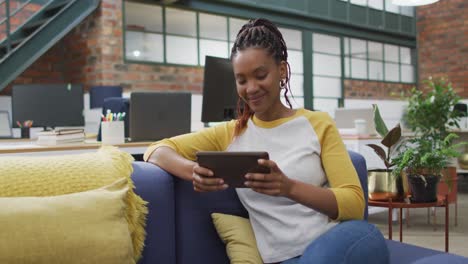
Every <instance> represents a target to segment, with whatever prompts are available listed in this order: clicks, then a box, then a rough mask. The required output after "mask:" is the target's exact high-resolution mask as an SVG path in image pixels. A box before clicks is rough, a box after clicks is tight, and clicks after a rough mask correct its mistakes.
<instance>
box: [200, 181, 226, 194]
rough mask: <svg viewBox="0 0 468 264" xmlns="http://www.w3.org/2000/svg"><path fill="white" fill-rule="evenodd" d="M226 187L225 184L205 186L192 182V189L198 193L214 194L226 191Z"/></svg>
mask: <svg viewBox="0 0 468 264" xmlns="http://www.w3.org/2000/svg"><path fill="white" fill-rule="evenodd" d="M227 187H228V186H227V185H226V184H217V185H206V184H200V183H198V182H196V181H193V189H194V190H195V191H198V192H215V191H221V190H224V189H226V188H227Z"/></svg>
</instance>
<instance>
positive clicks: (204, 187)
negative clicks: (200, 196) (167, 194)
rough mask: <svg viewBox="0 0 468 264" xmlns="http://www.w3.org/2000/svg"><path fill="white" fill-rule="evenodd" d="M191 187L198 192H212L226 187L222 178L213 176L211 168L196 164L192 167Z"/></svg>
mask: <svg viewBox="0 0 468 264" xmlns="http://www.w3.org/2000/svg"><path fill="white" fill-rule="evenodd" d="M192 179H193V181H192V182H193V189H194V190H195V191H198V192H213V191H220V190H224V189H226V188H227V187H228V186H227V185H226V184H224V181H223V179H221V178H217V177H214V174H213V172H212V171H211V170H209V169H207V168H204V167H200V166H199V165H198V164H197V165H195V166H194V167H193V174H192Z"/></svg>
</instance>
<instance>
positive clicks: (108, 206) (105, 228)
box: [0, 178, 135, 264]
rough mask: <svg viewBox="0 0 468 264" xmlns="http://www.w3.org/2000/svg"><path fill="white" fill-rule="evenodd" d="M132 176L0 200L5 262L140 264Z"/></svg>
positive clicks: (0, 251) (0, 244)
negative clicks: (130, 203) (131, 222)
mask: <svg viewBox="0 0 468 264" xmlns="http://www.w3.org/2000/svg"><path fill="white" fill-rule="evenodd" d="M127 192H128V185H127V179H125V178H122V179H120V180H118V181H116V182H114V183H113V184H111V185H109V186H106V187H104V188H100V189H96V190H91V191H86V192H80V193H72V194H65V195H59V196H45V197H3V198H0V208H1V209H0V263H36V264H55V263H57V264H59V263H60V264H62V263H67V264H74V263H113V264H118V263H122V264H128V263H135V260H134V258H133V246H132V241H131V237H130V232H129V230H128V224H127V221H126V220H125V207H126V205H125V201H124V200H125V197H126V196H127Z"/></svg>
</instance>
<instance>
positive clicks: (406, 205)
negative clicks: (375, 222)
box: [369, 195, 449, 252]
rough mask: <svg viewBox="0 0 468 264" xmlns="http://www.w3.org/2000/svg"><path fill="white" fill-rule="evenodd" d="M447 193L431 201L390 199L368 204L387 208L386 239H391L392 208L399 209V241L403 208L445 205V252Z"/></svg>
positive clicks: (447, 233)
mask: <svg viewBox="0 0 468 264" xmlns="http://www.w3.org/2000/svg"><path fill="white" fill-rule="evenodd" d="M447 199H448V197H447V195H446V196H445V197H444V198H443V199H438V200H437V201H436V202H433V203H407V202H393V201H392V199H389V200H388V201H383V202H382V201H371V200H369V205H371V206H376V207H385V208H388V220H387V221H388V239H390V240H392V226H393V223H392V211H393V210H392V209H397V208H398V209H400V210H399V211H400V213H399V219H398V222H399V224H400V242H403V228H402V213H403V212H402V211H403V208H430V207H445V252H448V251H449V207H448V202H447Z"/></svg>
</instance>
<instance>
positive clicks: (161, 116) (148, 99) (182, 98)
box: [129, 91, 192, 141]
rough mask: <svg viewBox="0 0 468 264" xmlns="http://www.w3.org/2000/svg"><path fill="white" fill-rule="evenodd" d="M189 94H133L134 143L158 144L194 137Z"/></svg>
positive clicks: (132, 132)
mask: <svg viewBox="0 0 468 264" xmlns="http://www.w3.org/2000/svg"><path fill="white" fill-rule="evenodd" d="M191 96H192V94H191V93H189V92H144V91H141V92H132V93H131V94H130V131H129V132H130V140H131V141H155V140H160V139H163V138H168V137H173V136H177V135H181V134H186V133H190V124H191V122H190V121H191V119H190V118H191V109H192V107H191V102H192V100H191Z"/></svg>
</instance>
